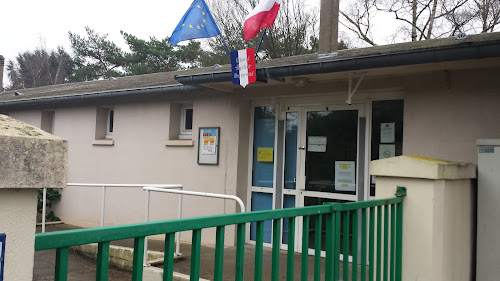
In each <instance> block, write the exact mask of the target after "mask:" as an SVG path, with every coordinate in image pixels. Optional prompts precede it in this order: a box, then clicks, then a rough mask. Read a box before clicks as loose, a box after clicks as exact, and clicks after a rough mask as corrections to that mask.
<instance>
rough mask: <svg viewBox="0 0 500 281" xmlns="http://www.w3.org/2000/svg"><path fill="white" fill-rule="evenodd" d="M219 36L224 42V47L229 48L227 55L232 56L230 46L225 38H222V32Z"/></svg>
mask: <svg viewBox="0 0 500 281" xmlns="http://www.w3.org/2000/svg"><path fill="white" fill-rule="evenodd" d="M219 35H220V38H221V39H222V42H224V45H225V46H226V48H227V53H228V54H231V50H230V49H229V46H228V45H227V43H226V40H225V39H224V36H222V32H221V33H220V34H219Z"/></svg>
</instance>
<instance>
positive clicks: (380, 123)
mask: <svg viewBox="0 0 500 281" xmlns="http://www.w3.org/2000/svg"><path fill="white" fill-rule="evenodd" d="M403 120H404V100H380V101H373V102H372V139H371V160H377V159H383V158H389V157H394V156H400V155H402V154H403V127H404V124H403ZM375 182H376V180H375V179H374V178H373V177H371V179H370V196H375Z"/></svg>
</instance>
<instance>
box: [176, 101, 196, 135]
mask: <svg viewBox="0 0 500 281" xmlns="http://www.w3.org/2000/svg"><path fill="white" fill-rule="evenodd" d="M180 117H181V118H180V119H181V126H180V132H179V139H192V138H193V107H192V106H186V105H185V106H183V107H182V110H181V116H180Z"/></svg>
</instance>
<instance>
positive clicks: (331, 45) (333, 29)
mask: <svg viewBox="0 0 500 281" xmlns="http://www.w3.org/2000/svg"><path fill="white" fill-rule="evenodd" d="M338 40H339V0H321V11H320V21H319V53H320V54H330V53H334V52H337V51H338Z"/></svg>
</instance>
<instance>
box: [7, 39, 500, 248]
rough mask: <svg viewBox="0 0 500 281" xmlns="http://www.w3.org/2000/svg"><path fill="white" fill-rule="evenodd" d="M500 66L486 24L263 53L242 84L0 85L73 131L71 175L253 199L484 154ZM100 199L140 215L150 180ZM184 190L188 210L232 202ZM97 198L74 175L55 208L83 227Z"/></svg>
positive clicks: (316, 198) (206, 78) (119, 214)
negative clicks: (433, 34) (311, 50)
mask: <svg viewBox="0 0 500 281" xmlns="http://www.w3.org/2000/svg"><path fill="white" fill-rule="evenodd" d="M499 77H500V33H490V34H480V35H470V36H468V37H467V38H465V39H456V38H446V39H435V40H426V41H420V42H410V43H402V44H394V45H387V46H376V47H370V48H362V49H348V50H341V51H338V53H337V54H336V56H326V57H322V56H321V57H320V56H318V55H317V54H311V55H303V56H296V57H289V58H283V59H275V60H269V61H259V62H258V64H257V80H258V81H257V82H256V83H254V84H251V85H248V86H247V87H246V88H242V87H240V86H236V85H233V84H232V82H231V70H230V66H223V67H222V68H217V69H212V68H202V69H192V70H187V71H179V72H164V73H155V74H148V75H140V76H131V77H123V78H117V79H114V80H105V81H91V82H81V83H70V84H62V85H54V86H47V87H39V88H32V89H24V90H16V91H6V92H3V93H1V94H0V113H2V114H8V115H9V116H11V117H13V118H16V119H19V120H21V121H24V122H27V123H29V124H32V125H34V126H37V127H41V128H42V129H44V130H46V131H49V132H52V133H53V134H55V135H57V136H59V137H62V138H64V139H67V140H68V143H69V181H70V182H74V183H122V184H136V183H148V184H177V183H178V184H182V185H184V187H185V189H186V190H193V191H203V192H211V193H221V194H229V195H236V196H238V197H240V198H242V199H243V201H244V202H245V203H246V205H247V206H246V208H247V211H255V210H266V209H277V208H286V207H299V206H309V205H316V204H322V203H323V202H331V201H340V202H344V201H361V200H368V199H370V198H372V197H373V196H374V195H375V193H376V192H377V190H376V182H375V179H374V178H372V177H370V176H369V174H370V173H369V162H370V161H371V160H375V159H380V158H387V157H392V156H398V155H402V154H405V155H418V156H422V157H430V158H439V159H445V160H451V161H459V162H466V163H474V164H476V163H477V157H478V155H477V147H476V140H477V139H495V138H496V139H498V138H500V129H499V125H498V124H499V123H500V110H499V109H500V83H499V81H498V80H497V79H499ZM213 142H215V144H213ZM177 198H178V197H177V195H166V194H156V193H155V194H153V195H152V198H151V206H150V214H151V219H152V220H162V219H172V218H176V216H177V204H178V203H177V202H178V201H177ZM106 200H107V209H106V219H105V224H107V225H113V224H125V223H134V222H142V221H144V191H142V189H129V188H113V189H111V188H110V189H109V190H108V194H107V195H106ZM184 202H185V203H184V208H183V216H185V217H192V216H203V215H211V214H224V213H235V212H237V211H238V206H237V205H236V204H235V203H234V202H233V201H221V200H220V199H207V198H199V197H185V198H184ZM100 206H101V190H100V189H98V188H95V187H70V188H67V189H65V190H64V191H63V192H62V200H61V202H59V203H57V204H56V206H55V208H54V211H55V213H56V215H57V216H59V217H61V218H62V219H63V220H64V221H65V222H67V223H70V224H75V225H79V226H82V227H89V226H98V225H99V218H100ZM313 227H314V226H313ZM323 227H324V224H323ZM283 229H287V228H286V227H283ZM254 231H255V229H254V228H253V227H250V229H247V232H248V233H247V241H248V242H251V241H252V240H254ZM226 232H227V233H226V244H228V245H232V244H234V240H235V239H234V238H235V234H234V233H235V231H234V229H233V228H227V230H226ZM214 236H215V231H214V232H213V233H207V235H205V234H204V236H203V240H204V242H206V243H213V241H214V240H213V239H214ZM296 237H297V238H296V239H297V241H300V233H297V235H296ZM185 238H186V239H188V236H185ZM264 240H265V242H268V243H269V242H271V224H270V223H269V224H267V225H266V226H265V237H264ZM282 241H283V242H284V243H286V241H287V233H286V232H284V233H283V240H282ZM298 243H299V242H298ZM284 245H285V244H283V246H284ZM296 249H300V247H296Z"/></svg>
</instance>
